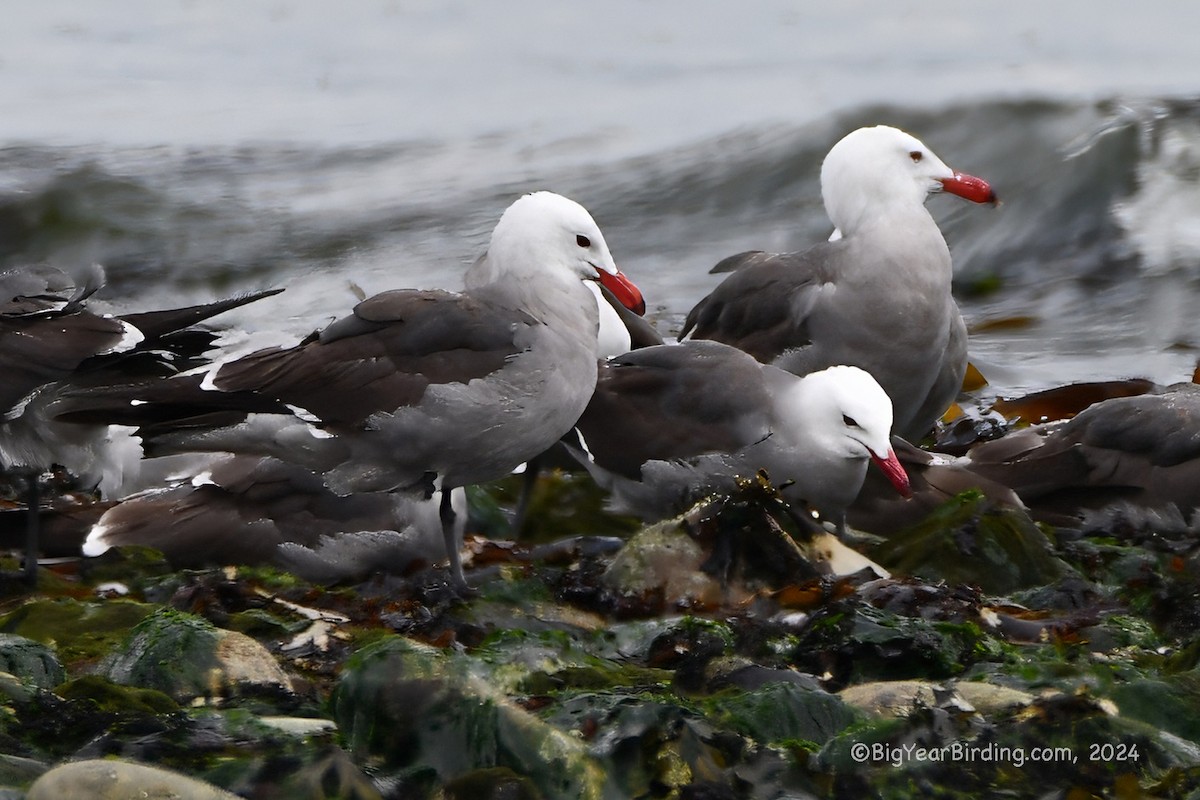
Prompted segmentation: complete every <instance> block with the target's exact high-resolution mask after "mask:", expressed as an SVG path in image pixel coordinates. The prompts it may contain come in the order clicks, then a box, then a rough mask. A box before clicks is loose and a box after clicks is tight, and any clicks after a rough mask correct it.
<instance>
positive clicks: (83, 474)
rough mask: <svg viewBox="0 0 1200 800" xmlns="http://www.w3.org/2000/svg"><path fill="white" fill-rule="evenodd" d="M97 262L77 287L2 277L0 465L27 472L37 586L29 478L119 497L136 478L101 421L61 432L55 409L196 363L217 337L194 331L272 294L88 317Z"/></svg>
mask: <svg viewBox="0 0 1200 800" xmlns="http://www.w3.org/2000/svg"><path fill="white" fill-rule="evenodd" d="M104 282H105V275H104V270H103V268H102V267H100V266H99V265H92V266H91V267H90V268H89V269H87V270H86V271H85V272H84V274H83V276H82V279H81V280H78V281H76V280H75V279H74V278H72V277H71V276H70V275H68V274H67V273H66V272H64V271H63V270H61V269H58V268H56V267H52V266H47V265H33V266H22V267H14V268H11V269H7V270H5V271H3V272H0V369H3V372H4V375H5V380H4V382H3V385H2V386H0V463H2V464H3V466H4V468H5V469H10V470H17V471H21V472H24V473H26V479H27V483H28V497H27V498H26V499H27V507H28V512H29V513H28V523H27V541H26V548H25V549H26V559H25V571H26V577H27V579H28V580H29V581H30V582H33V581H34V580H36V575H37V570H36V565H37V561H36V559H37V552H38V543H37V539H38V513H39V506H40V500H39V498H38V483H37V477H38V475H39V474H40V473H42V472H44V471H46V470H49V469H51V468H52V467H54V466H61V467H63V468H65V469H66V470H67V471H68V472H70V473H71V474H72V475H73V476H75V478H76V479H78V481H79V482H80V484H81V485H83V486H84V487H86V488H87V489H89V490H90V489H98V490H99V492H100V493H101V494H102V495H103V496H105V497H114V496H119V495H120V494H122V493H123V491H124V490H125V488H126V487H127V486H128V482H129V481H130V480H131V479H135V477H136V473H137V472H138V459H139V457H140V451H138V447H137V443H136V442H132V441H131V440H130V439H129V438H128V436H125V435H123V434H122V432H121V431H119V430H117V429H114V428H111V427H110V426H109V425H107V424H92V425H69V424H62V423H59V422H57V421H56V420H55V419H54V416H55V413H54V411H53V410H52V409H54V407H55V405H56V404H57V402H58V401H59V399H60V398H61V397H62V396H63V395H64V394H66V393H70V392H72V391H77V390H79V389H80V388H81V387H97V386H104V385H107V384H111V383H113V382H121V383H123V382H125V381H127V380H129V378H130V376H131V375H168V374H173V373H175V372H178V371H180V370H182V369H184V368H185V367H186V366H189V365H191V364H192V363H194V361H195V360H196V359H198V358H199V357H200V354H201V353H202V352H203V351H204V350H205V349H206V348H207V347H208V346H209V345H210V344H211V343H212V341H213V339H214V338H215V335H214V334H212V333H211V332H208V331H203V330H199V329H197V328H195V327H193V326H195V325H197V324H198V323H200V322H203V321H204V320H206V319H208V318H209V317H212V316H215V315H217V314H220V313H222V312H224V311H228V310H230V309H233V308H237V307H238V306H242V305H245V304H247V303H250V302H254V301H256V300H259V299H262V298H264V297H268V296H271V295H274V294H277V293H279V292H280V291H282V289H275V290H268V291H264V292H258V293H254V294H247V295H243V296H239V297H234V298H230V299H226V300H218V301H215V302H211V303H204V304H200V305H194V306H188V307H185V308H174V309H167V310H161V311H149V312H142V313H134V314H126V315H124V316H120V317H115V316H111V315H108V314H100V313H96V312H94V311H91V310H90V309H88V307H87V300H88V299H89V298H90V297H91V296H92V295H93V294H95V293H96V292H97V291H98V290H99V289H101V288H102V287H103V286H104Z"/></svg>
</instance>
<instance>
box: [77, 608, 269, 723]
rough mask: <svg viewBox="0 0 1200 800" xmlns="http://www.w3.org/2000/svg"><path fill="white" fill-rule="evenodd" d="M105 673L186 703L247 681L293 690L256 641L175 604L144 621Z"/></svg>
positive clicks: (105, 666) (111, 659)
mask: <svg viewBox="0 0 1200 800" xmlns="http://www.w3.org/2000/svg"><path fill="white" fill-rule="evenodd" d="M100 672H101V674H103V675H104V676H105V677H107V678H109V679H110V680H112V681H114V682H116V683H122V684H126V685H128V686H140V687H142V688H145V689H157V690H159V691H160V692H163V693H165V694H167V695H170V696H171V697H173V698H175V699H176V700H177V701H179V702H181V703H186V702H188V701H191V700H192V699H193V698H197V697H204V698H216V697H220V696H221V695H222V694H224V693H225V692H227V691H228V690H230V689H231V688H232V689H236V688H237V687H238V686H239V685H246V684H249V685H255V686H278V687H280V688H283V689H287V690H289V691H290V690H291V681H290V680H289V679H288V677H287V674H286V673H284V671H283V669H282V668H281V667H280V666H279V664H278V663H277V662H276V661H275V658H274V656H272V655H271V653H270V652H269V651H268V650H267V649H266V648H265V647H263V646H262V645H261V644H259V643H258V642H257V641H255V640H254V639H252V638H250V637H249V636H246V635H245V634H243V633H238V632H236V631H228V630H224V629H221V628H217V627H215V626H213V625H212V624H211V623H209V622H208V621H207V620H204V619H202V618H200V617H196V616H193V615H191V614H184V613H181V612H178V611H172V610H170V609H164V610H160V611H157V612H155V613H154V614H151V615H150V616H149V617H147V618H146V619H145V620H143V621H142V622H141V623H139V624H138V626H137V627H135V628H134V629H133V631H132V632H131V634H130V636H129V639H128V640H127V641H126V643H125V646H124V647H123V648H122V649H121V650H120V652H118V653H115V654H113V655H112V656H110V657H109V658H108V659H106V660H105V661H104V662H103V663H102V664H101V668H100Z"/></svg>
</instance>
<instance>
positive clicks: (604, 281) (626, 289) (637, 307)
mask: <svg viewBox="0 0 1200 800" xmlns="http://www.w3.org/2000/svg"><path fill="white" fill-rule="evenodd" d="M597 271H598V272H599V273H600V285H602V286H603V287H604V288H605V289H608V290H609V291H610V292H612V293H613V295H614V296H615V297H616V298H617V300H619V301H621V305H623V306H625V307H626V308H628V309H629V310H630V311H632V312H633V313H635V314H637V315H638V316H639V317H641V316H645V314H646V299H645V298H644V297H642V290H641V289H639V288H638V287H637V286H636V285H635V284H634V282H633V281H631V280H629V278H627V277H625V274H624V273H623V272H621V271H620V270H617V271H616V272H605V271H604V270H597Z"/></svg>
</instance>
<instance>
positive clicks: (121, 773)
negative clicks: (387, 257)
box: [26, 759, 237, 800]
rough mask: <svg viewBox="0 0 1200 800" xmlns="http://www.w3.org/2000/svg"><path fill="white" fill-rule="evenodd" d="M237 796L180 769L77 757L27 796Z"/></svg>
mask: <svg viewBox="0 0 1200 800" xmlns="http://www.w3.org/2000/svg"><path fill="white" fill-rule="evenodd" d="M68 797H80V798H82V797H86V798H89V800H184V798H186V800H237V795H235V794H231V793H229V792H227V791H225V790H224V789H220V788H218V787H216V786H213V785H212V784H210V783H205V782H204V781H200V780H196V779H195V778H189V777H188V776H186V775H180V774H179V773H177V772H171V771H170V770H165V769H160V768H159V767H150V766H146V765H145V764H134V763H132V762H128V761H110V760H107V759H105V760H93V761H76V762H73V763H70V764H63V765H62V766H58V767H55V768H54V769H52V770H50V771H49V772H47V773H46V774H45V775H43V776H42V777H40V778H38V779H37V780H36V781H35V782H34V784H33V786H31V787H29V793H28V794H27V795H26V800H63V798H68Z"/></svg>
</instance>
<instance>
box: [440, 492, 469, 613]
mask: <svg viewBox="0 0 1200 800" xmlns="http://www.w3.org/2000/svg"><path fill="white" fill-rule="evenodd" d="M453 492H454V489H453V488H452V487H449V486H442V488H441V494H442V499H441V504H440V505H439V507H438V514H439V516H440V517H441V520H442V539H443V541H444V542H445V544H446V555H447V556H448V557H449V559H450V582H451V583H452V584H453V586H454V588H455V589H456V590H460V591H462V590H465V589H466V588H467V579H466V578H465V577H463V568H462V554H461V553H460V552H459V549H458V536H457V534H456V531H455V524H454V523H455V521H456V519H457V517H458V514H457V513H456V512H455V511H454V505H453V503H452V502H451V496H452V494H453Z"/></svg>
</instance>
